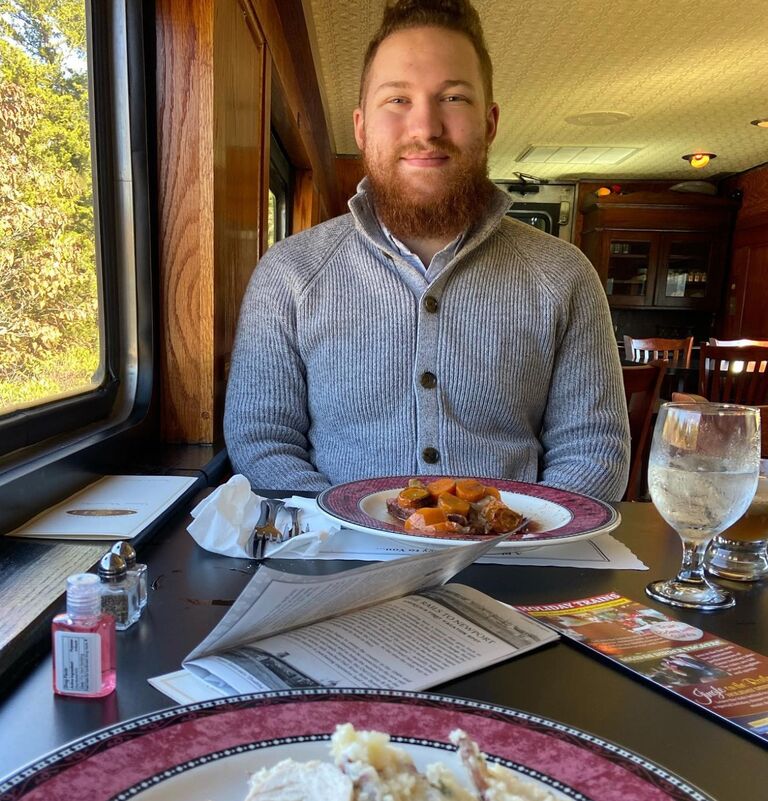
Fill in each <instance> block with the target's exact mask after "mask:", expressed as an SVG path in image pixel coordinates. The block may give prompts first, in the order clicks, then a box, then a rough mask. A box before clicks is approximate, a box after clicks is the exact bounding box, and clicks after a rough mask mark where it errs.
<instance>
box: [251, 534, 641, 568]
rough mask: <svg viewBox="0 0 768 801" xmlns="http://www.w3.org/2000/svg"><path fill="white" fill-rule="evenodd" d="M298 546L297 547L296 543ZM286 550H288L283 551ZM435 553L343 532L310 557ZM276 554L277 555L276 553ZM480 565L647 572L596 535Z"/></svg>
mask: <svg viewBox="0 0 768 801" xmlns="http://www.w3.org/2000/svg"><path fill="white" fill-rule="evenodd" d="M297 545H298V543H297ZM286 546H288V547H286ZM271 550H272V551H273V553H270V548H269V547H268V548H267V557H268V558H273V559H295V558H297V553H295V552H294V550H293V549H292V548H291V547H290V543H283V544H282V545H276V546H274V547H273V548H272V549H271ZM431 550H435V549H434V548H428V547H423V546H416V545H408V544H406V543H403V542H402V541H401V540H391V539H388V538H387V537H386V536H384V535H378V534H366V533H364V532H361V531H352V530H350V529H342V530H341V531H339V532H337V533H335V534H332V535H331V536H330V537H328V539H326V540H325V541H324V542H322V543H321V544H320V547H319V549H318V550H316V551H314V552H313V553H312V557H311V558H312V559H350V560H359V561H364V562H365V561H386V560H388V559H399V558H400V557H402V556H412V555H413V554H417V553H424V552H426V551H431ZM275 551H277V552H275ZM477 561H478V563H480V564H498V565H537V566H549V567H587V568H598V569H610V570H647V569H648V567H647V565H645V564H643V562H641V561H640V560H639V559H638V558H637V557H636V556H635V555H634V554H633V553H632V551H630V550H629V548H627V546H626V545H624V544H623V543H621V542H619V541H618V540H616V539H614V538H613V537H612V536H611V535H610V534H599V535H598V536H596V537H593V538H592V539H588V540H577V541H576V542H571V543H566V544H563V545H547V546H542V547H541V548H526V549H524V550H523V549H518V550H515V549H514V548H496V549H494V551H493V553H492V554H488V555H486V556H482V557H481V558H480V559H478V560H477Z"/></svg>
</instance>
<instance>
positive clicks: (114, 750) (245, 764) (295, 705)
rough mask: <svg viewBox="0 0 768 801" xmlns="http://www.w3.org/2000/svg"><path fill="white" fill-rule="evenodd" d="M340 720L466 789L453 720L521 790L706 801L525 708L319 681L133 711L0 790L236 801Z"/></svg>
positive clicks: (607, 799)
mask: <svg viewBox="0 0 768 801" xmlns="http://www.w3.org/2000/svg"><path fill="white" fill-rule="evenodd" d="M341 723H352V724H353V725H354V726H355V728H356V729H358V730H371V729H375V730H378V731H382V732H385V733H387V734H389V735H390V737H391V739H392V741H393V742H394V743H396V744H398V745H399V746H400V747H402V748H404V749H405V750H406V751H407V752H408V753H409V754H410V755H411V757H412V758H413V761H414V763H415V764H416V767H417V768H418V769H419V770H420V771H423V770H424V769H425V768H426V766H427V765H428V764H432V763H435V762H442V763H443V764H444V765H446V766H447V767H448V768H449V769H451V770H452V771H453V772H454V774H455V776H456V777H457V779H458V780H459V782H461V783H462V784H463V785H464V786H465V787H466V788H467V789H468V790H469V789H470V788H471V786H472V785H471V781H470V779H469V776H468V775H467V774H466V771H465V769H464V767H463V765H462V764H461V760H460V758H459V756H458V755H457V753H456V748H455V747H454V746H453V745H452V744H451V742H450V740H449V734H450V732H451V731H453V730H455V729H463V730H464V731H465V732H466V733H467V734H468V735H469V736H470V737H471V738H472V739H474V740H475V741H476V742H477V743H478V744H479V746H480V748H481V750H482V751H483V752H484V753H485V754H486V755H487V758H488V761H490V762H496V763H499V764H501V765H504V766H505V767H507V768H509V769H510V770H511V771H512V772H513V774H514V775H515V777H514V778H515V779H516V780H518V781H516V783H517V784H519V789H517V790H516V792H517V793H518V796H519V797H520V798H521V799H530V801H544V799H546V801H567V800H568V799H570V801H626V799H632V801H711V799H710V798H709V796H707V795H705V794H704V793H702V792H701V791H699V790H697V789H696V788H694V787H692V786H690V785H689V784H687V783H686V782H685V781H684V780H683V779H681V778H679V777H677V776H675V775H674V774H672V773H670V772H669V771H667V770H665V769H664V768H662V767H660V766H658V765H656V764H654V763H653V762H650V761H648V760H647V759H645V758H644V757H641V756H638V755H637V754H634V753H632V752H631V751H628V750H626V749H624V748H622V747H620V746H617V745H614V744H612V743H608V742H605V741H603V740H601V739H599V738H597V737H594V736H592V735H590V734H587V733H586V732H583V731H580V730H579V729H576V728H573V727H571V726H566V725H564V724H561V723H557V722H555V721H552V720H549V719H546V718H541V717H537V716H536V715H530V714H527V713H525V712H519V711H516V710H513V709H508V708H506V707H501V706H494V705H492V704H487V703H480V702H478V701H471V700H466V699H459V698H450V697H448V696H444V695H437V694H432V693H412V692H397V691H391V690H327V689H316V690H283V691H280V692H269V693H263V694H259V695H242V696H235V697H234V698H225V699H221V700H217V701H207V702H204V703H199V704H193V705H189V706H180V707H175V708H173V709H167V710H164V711H162V712H157V713H155V714H152V715H149V716H147V717H142V718H136V719H134V720H131V721H127V722H125V723H121V724H120V725H117V726H112V727H110V728H108V729H104V730H102V731H100V732H96V733H94V734H92V735H89V736H88V737H85V738H83V739H81V740H78V741H76V742H74V743H71V744H69V745H68V746H66V747H64V748H61V749H59V750H58V751H56V752H54V753H53V754H50V755H49V756H47V757H45V758H43V759H41V760H40V761H39V762H37V763H36V764H33V765H30V766H29V767H27V768H25V769H22V770H20V771H18V772H17V773H16V774H14V775H12V776H10V777H9V778H8V779H6V780H5V781H3V782H2V783H0V797H2V798H3V800H4V801H71V799H73V798H77V799H88V801H128V799H135V800H136V801H160V800H161V799H162V801H243V799H245V797H246V796H247V794H248V778H249V776H250V774H251V773H253V772H254V771H256V770H258V769H260V768H263V767H270V766H273V765H275V764H277V763H278V762H279V761H280V760H283V759H288V758H290V759H294V760H295V761H306V760H309V759H318V760H321V761H325V762H329V763H331V762H332V759H331V757H330V753H329V740H330V737H331V735H332V734H333V732H334V730H335V728H336V726H337V725H339V724H341ZM471 797H475V796H474V795H473V796H471ZM307 801H310V800H309V799H307ZM326 801H327V800H326Z"/></svg>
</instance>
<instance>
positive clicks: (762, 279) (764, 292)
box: [721, 165, 768, 339]
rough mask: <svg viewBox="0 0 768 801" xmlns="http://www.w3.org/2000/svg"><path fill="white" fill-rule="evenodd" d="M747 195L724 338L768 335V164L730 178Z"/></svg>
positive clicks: (729, 183) (740, 218)
mask: <svg viewBox="0 0 768 801" xmlns="http://www.w3.org/2000/svg"><path fill="white" fill-rule="evenodd" d="M723 189H724V190H725V191H731V190H736V189H738V190H741V192H743V199H742V204H741V208H740V209H739V213H738V216H737V217H736V227H735V230H734V233H733V247H732V255H731V269H730V274H729V276H728V284H727V297H726V300H727V305H726V314H725V321H724V326H723V331H722V333H721V336H722V338H723V339H742V338H747V339H768V313H766V310H765V305H766V299H768V165H763V166H762V167H758V168H756V169H754V170H750V171H749V172H745V173H742V174H741V175H737V176H734V177H733V178H729V179H728V180H727V181H725V182H724V186H723Z"/></svg>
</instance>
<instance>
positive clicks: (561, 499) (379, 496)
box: [317, 476, 621, 549]
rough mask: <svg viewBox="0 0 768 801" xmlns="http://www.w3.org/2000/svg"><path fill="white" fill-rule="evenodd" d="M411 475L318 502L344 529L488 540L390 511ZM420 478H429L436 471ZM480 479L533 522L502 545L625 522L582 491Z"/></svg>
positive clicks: (349, 487) (355, 485) (600, 530)
mask: <svg viewBox="0 0 768 801" xmlns="http://www.w3.org/2000/svg"><path fill="white" fill-rule="evenodd" d="M410 478H411V477H410V476H387V477H382V478H371V479H363V480H362V481H353V482H350V483H348V484H339V485H337V486H335V487H331V488H330V489H327V490H325V491H324V492H321V493H320V495H318V497H317V503H318V506H319V507H320V509H321V510H322V511H323V512H324V513H325V514H326V515H328V516H329V517H332V518H334V519H336V520H338V521H339V522H340V523H341V524H342V525H343V526H344V527H345V528H352V529H355V530H357V531H364V532H366V533H368V534H386V536H387V537H389V538H391V539H396V540H405V541H410V542H413V541H414V540H415V539H418V540H423V539H428V540H429V541H430V543H435V544H447V545H456V544H458V543H460V542H470V541H473V540H479V539H484V538H483V537H481V536H474V537H472V536H467V535H466V534H456V535H451V534H446V533H442V532H441V533H440V534H439V535H436V534H429V533H427V532H420V531H405V529H404V528H403V525H402V523H401V522H400V521H398V520H395V518H393V517H392V516H391V515H390V514H389V512H388V511H387V500H388V499H390V498H394V497H396V496H397V494H398V493H399V492H400V490H402V489H403V487H406V486H408V481H409V480H410ZM419 478H421V479H422V480H423V481H425V482H428V481H430V480H432V479H433V478H437V476H419ZM459 478H463V477H459ZM479 481H481V483H483V484H487V485H490V486H492V487H495V488H496V489H498V490H499V494H500V496H501V500H502V501H504V503H506V504H507V506H509V507H510V508H511V509H514V510H515V511H516V512H519V513H520V514H522V515H523V516H524V517H526V518H528V519H529V520H530V521H531V525H530V526H529V530H528V531H526V532H525V533H522V534H514V535H512V536H511V537H510V538H509V539H507V540H505V541H504V542H502V543H500V544H499V545H497V547H502V548H508V547H509V546H510V545H514V547H515V548H516V549H517V548H540V547H541V546H542V545H559V544H561V543H564V542H573V541H575V540H581V539H589V538H591V537H595V536H597V535H598V534H605V533H607V532H609V531H613V529H615V528H616V527H617V526H618V525H619V523H620V522H621V517H620V515H619V513H618V512H617V511H616V510H615V509H614V508H613V507H611V506H609V505H608V504H606V503H603V501H599V500H597V499H596V498H590V497H589V496H587V495H580V494H579V493H577V492H568V491H566V490H561V489H555V488H554V487H546V486H544V485H542V484H526V483H524V482H521V481H508V480H506V479H495V478H481V479H479Z"/></svg>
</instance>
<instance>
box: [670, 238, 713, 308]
mask: <svg viewBox="0 0 768 801" xmlns="http://www.w3.org/2000/svg"><path fill="white" fill-rule="evenodd" d="M712 255H713V242H712V239H711V238H710V237H707V236H706V235H697V234H665V235H664V238H663V240H662V247H661V259H660V263H659V278H658V281H657V284H656V299H655V302H656V305H657V306H686V307H689V308H696V307H705V306H707V305H708V304H709V302H710V299H711V298H712V296H713V292H714V291H716V288H715V287H713V286H712V282H713V276H712V265H713V258H712Z"/></svg>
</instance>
